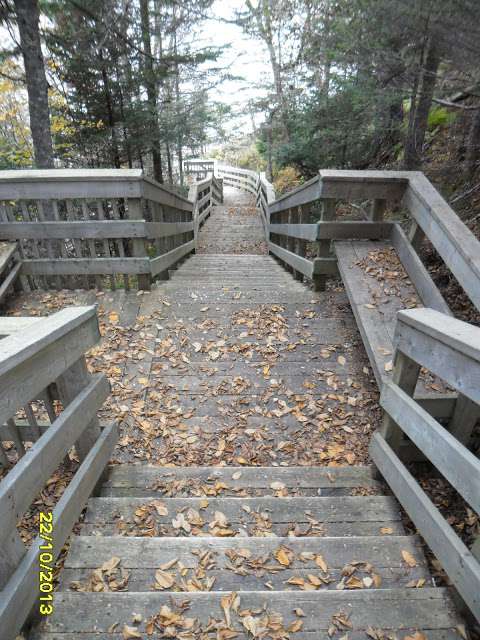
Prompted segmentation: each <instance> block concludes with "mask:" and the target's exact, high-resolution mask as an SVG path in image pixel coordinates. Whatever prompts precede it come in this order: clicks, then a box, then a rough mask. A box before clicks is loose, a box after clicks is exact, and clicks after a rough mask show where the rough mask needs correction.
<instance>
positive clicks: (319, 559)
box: [315, 555, 328, 573]
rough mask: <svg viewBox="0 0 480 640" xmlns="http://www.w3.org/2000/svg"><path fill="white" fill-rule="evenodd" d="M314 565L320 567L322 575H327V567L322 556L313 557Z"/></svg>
mask: <svg viewBox="0 0 480 640" xmlns="http://www.w3.org/2000/svg"><path fill="white" fill-rule="evenodd" d="M315 564H316V565H317V567H320V569H321V570H322V571H323V572H324V573H328V565H327V563H326V562H325V559H324V557H323V556H321V555H316V556H315Z"/></svg>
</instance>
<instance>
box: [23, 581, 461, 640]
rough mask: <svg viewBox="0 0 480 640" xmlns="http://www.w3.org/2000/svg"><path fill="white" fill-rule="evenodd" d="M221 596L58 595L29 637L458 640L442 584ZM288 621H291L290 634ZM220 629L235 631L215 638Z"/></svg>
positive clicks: (87, 639)
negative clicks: (129, 632) (132, 631)
mask: <svg viewBox="0 0 480 640" xmlns="http://www.w3.org/2000/svg"><path fill="white" fill-rule="evenodd" d="M225 596H226V594H225V593H224V592H210V593H201V592H200V593H189V594H188V596H187V595H186V594H179V595H175V596H172V594H171V593H160V592H157V593H137V592H123V593H120V592H119V593H75V592H59V593H57V595H56V598H55V614H54V615H53V616H51V617H50V618H49V619H48V620H46V621H45V627H44V630H43V632H42V631H41V632H40V633H39V634H38V635H37V636H36V637H35V640H54V639H55V640H80V639H81V640H93V639H94V638H95V640H106V639H107V638H108V639H109V640H119V639H120V638H122V633H123V630H124V627H125V625H128V626H135V627H136V628H137V629H138V630H139V637H140V638H149V637H155V638H157V637H178V638H191V639H192V640H193V639H194V638H198V639H200V638H207V637H209V638H210V637H212V638H213V637H220V638H222V637H227V638H233V637H235V638H241V639H243V638H245V639H246V638H252V634H251V633H250V632H248V631H247V629H248V628H250V629H258V628H259V627H262V626H264V627H266V630H265V632H264V634H263V636H262V637H265V638H280V637H291V638H293V639H295V640H306V639H307V638H308V639H309V640H317V638H318V639H320V638H322V639H324V638H326V637H328V636H327V632H328V630H329V629H330V630H331V635H334V636H335V637H340V636H342V637H343V636H348V638H349V640H357V638H358V639H360V638H361V639H362V640H365V637H366V636H365V634H366V632H367V630H368V632H369V635H370V637H371V634H372V633H375V631H373V630H375V629H376V630H378V634H379V635H378V636H375V637H380V638H381V637H383V630H385V633H386V635H387V636H392V635H393V636H395V637H399V638H405V637H406V636H412V635H414V634H415V632H420V633H421V634H423V635H424V637H426V638H428V640H450V639H451V640H458V639H459V633H458V631H457V629H456V626H457V625H458V624H461V620H460V619H459V617H458V615H457V614H456V612H455V610H454V607H453V603H452V601H451V599H450V595H449V592H448V590H446V589H432V588H423V589H380V590H361V591H348V590H347V591H346V590H344V591H337V590H324V591H313V592H299V593H295V597H294V598H293V597H292V593H291V592H287V591H284V592H273V593H271V592H267V591H260V592H259V591H247V592H242V593H240V594H238V595H233V596H232V598H231V600H230V599H228V600H227V599H225ZM230 603H233V606H232V604H230ZM162 607H164V608H163V609H162ZM166 607H168V608H166ZM227 612H228V613H227ZM173 613H175V614H177V615H175V616H172V614H173ZM162 615H163V617H162ZM226 615H227V618H226ZM152 618H153V619H154V620H155V621H156V623H155V624H152V632H153V631H154V635H153V636H151V635H150V632H149V630H148V628H149V621H151V620H152ZM135 620H136V621H139V622H135ZM342 621H343V622H342ZM291 625H295V626H294V627H293V631H292V630H291V631H290V634H291V635H290V636H289V634H288V633H287V630H288V629H289V627H291ZM226 627H227V628H230V629H233V630H235V632H236V635H235V636H233V635H232V634H229V635H222V631H221V630H222V629H223V630H224V631H223V633H224V634H225V629H226ZM269 627H270V631H269V630H268V629H269ZM207 628H208V629H209V630H210V633H207ZM280 629H284V630H285V631H284V632H283V635H279V630H280ZM295 629H299V630H298V631H296V632H295ZM274 630H275V631H274ZM165 631H166V635H165ZM217 631H218V633H219V634H220V635H219V636H217V635H216V633H217ZM182 632H183V634H182ZM274 633H275V635H273V634H274ZM203 634H205V635H203ZM212 634H213V635H212ZM397 634H398V635H397ZM256 636H257V637H259V636H258V631H257V632H256ZM124 637H125V636H124ZM126 637H128V636H126ZM130 637H131V636H130Z"/></svg>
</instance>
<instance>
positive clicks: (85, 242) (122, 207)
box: [0, 169, 221, 289]
mask: <svg viewBox="0 0 480 640" xmlns="http://www.w3.org/2000/svg"><path fill="white" fill-rule="evenodd" d="M219 185H220V183H217V184H216V187H215V188H216V189H217V190H218V189H221V185H220V186H219ZM196 205H197V203H196V202H192V201H190V200H188V199H187V198H183V197H182V196H179V195H178V194H175V193H173V192H172V191H170V190H168V189H167V188H165V187H164V186H162V185H159V184H158V183H156V182H154V181H152V180H150V179H148V178H146V177H145V176H143V173H142V172H141V171H139V170H128V169H122V170H110V169H92V170H83V169H79V170H73V169H72V170H50V171H1V172H0V240H13V241H18V243H19V251H20V254H21V259H22V267H21V272H20V273H21V275H22V276H25V277H26V278H27V280H28V284H29V286H30V287H31V288H52V287H57V288H60V287H69V288H77V287H82V288H88V287H95V286H97V287H99V288H101V287H103V286H104V285H105V281H106V279H107V280H108V282H109V286H110V287H111V288H112V289H115V288H116V287H118V286H121V287H124V288H125V289H129V288H136V287H138V288H139V289H149V288H150V285H151V281H152V279H153V278H155V277H168V269H170V268H172V267H173V266H174V265H175V264H176V263H177V262H178V261H179V260H181V259H182V258H184V257H185V256H186V255H187V254H188V253H190V252H191V251H193V250H194V249H195V237H194V230H195V222H194V217H193V215H194V214H193V212H194V209H195V207H196Z"/></svg>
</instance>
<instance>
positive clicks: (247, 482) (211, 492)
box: [102, 464, 384, 498]
mask: <svg viewBox="0 0 480 640" xmlns="http://www.w3.org/2000/svg"><path fill="white" fill-rule="evenodd" d="M383 489H384V487H383V485H382V484H381V483H379V482H377V481H376V480H374V479H373V471H372V468H371V467H178V468H174V469H172V468H169V467H158V466H154V465H145V464H122V465H115V466H112V467H110V469H109V473H108V477H107V479H106V481H105V482H104V484H103V486H102V495H103V496H107V495H108V496H112V497H115V496H125V495H129V496H130V497H141V496H145V495H149V496H152V495H158V496H161V495H165V496H173V495H175V496H176V497H177V498H180V497H194V496H195V497H202V496H205V497H208V496H230V497H235V496H237V497H246V496H256V497H258V496H268V495H271V496H274V495H275V494H277V493H281V494H282V495H289V496H293V495H299V496H304V495H317V496H320V495H321V496H334V495H351V494H352V493H353V492H355V491H356V492H357V493H360V492H361V491H362V490H363V491H364V492H365V493H367V492H368V491H372V490H375V491H376V492H378V493H383Z"/></svg>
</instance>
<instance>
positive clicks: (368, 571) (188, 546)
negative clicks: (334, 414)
mask: <svg viewBox="0 0 480 640" xmlns="http://www.w3.org/2000/svg"><path fill="white" fill-rule="evenodd" d="M279 550H280V551H281V552H282V553H285V554H286V556H282V561H283V562H284V563H285V562H286V561H288V564H287V565H285V564H283V565H282V564H281V563H280V562H279V561H278V560H277V559H276V556H275V553H277V554H278V552H279ZM112 553H114V554H115V556H116V557H118V558H120V563H119V569H118V571H119V572H120V571H121V570H125V571H128V574H129V579H128V589H129V591H152V590H153V588H154V587H153V585H154V583H155V571H156V570H157V569H158V568H159V567H162V566H165V567H167V569H166V570H167V571H168V574H169V577H171V579H172V584H171V585H168V584H167V585H166V588H165V590H171V591H179V590H180V591H187V590H188V589H189V588H190V587H189V585H192V584H195V585H196V589H197V590H198V591H209V590H211V589H212V587H214V588H215V590H216V591H232V590H236V591H250V590H254V589H259V590H263V589H264V588H265V585H266V584H267V583H268V585H269V588H270V589H271V590H293V591H298V590H299V588H300V589H301V587H302V586H303V585H301V584H300V585H299V584H298V579H299V578H301V579H302V580H304V582H305V583H307V584H310V585H312V584H313V585H314V586H317V587H318V588H321V589H338V588H341V587H342V585H345V588H349V587H350V588H353V587H355V588H368V589H375V588H382V589H385V588H397V587H400V586H404V587H407V585H410V586H411V585H412V583H413V584H419V581H420V584H422V585H424V586H425V585H427V586H428V585H429V583H431V578H430V574H429V570H428V567H427V563H426V560H425V556H424V554H423V549H422V547H421V543H420V540H419V538H418V537H416V536H387V538H385V536H377V537H373V536H372V537H366V538H248V539H243V538H227V539H225V538H213V537H208V538H168V537H162V538H144V537H129V538H125V537H116V538H112V537H109V538H102V537H95V536H78V537H75V538H74V539H73V540H72V543H71V546H70V551H69V554H68V557H67V559H66V561H65V565H64V569H63V571H62V575H61V584H60V589H62V590H69V589H72V588H80V589H85V590H91V588H92V584H94V582H93V583H92V572H93V571H95V570H96V569H98V567H100V566H101V565H103V564H104V563H106V562H108V561H109V560H111V558H112ZM403 553H408V554H410V555H409V560H410V562H413V561H412V558H413V559H414V560H415V562H416V565H415V566H413V567H412V566H409V565H407V564H406V562H405V560H404V557H403V555H402V554H403ZM319 556H320V563H321V564H322V567H323V568H322V569H320V567H319V565H318V564H317V562H316V558H318V557H319ZM323 563H325V564H323ZM351 572H352V573H351ZM352 575H353V578H352ZM309 576H313V582H312V581H311V580H310V578H309ZM315 578H318V579H319V580H321V582H320V583H319V582H318V581H317V580H316V579H315ZM350 578H352V579H351V580H350ZM173 580H174V581H173ZM191 580H194V582H193V583H192V582H191ZM289 580H291V582H288V581H289ZM359 580H361V581H362V582H361V583H360V587H359V585H358V581H359ZM364 580H365V582H364ZM72 582H73V583H74V584H73V585H72ZM295 582H296V583H295ZM78 583H79V584H78Z"/></svg>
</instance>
